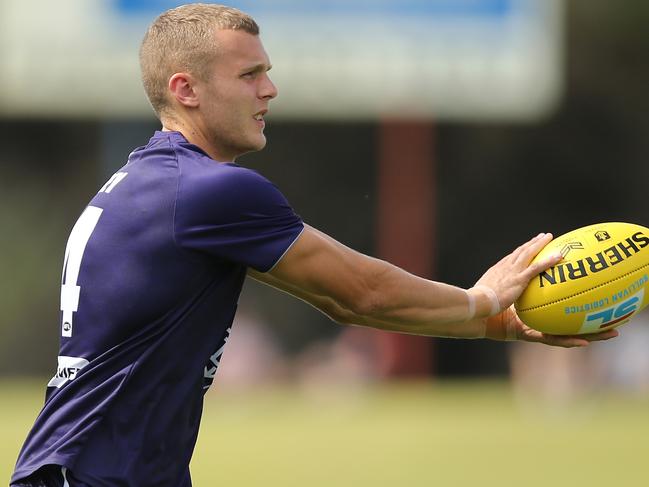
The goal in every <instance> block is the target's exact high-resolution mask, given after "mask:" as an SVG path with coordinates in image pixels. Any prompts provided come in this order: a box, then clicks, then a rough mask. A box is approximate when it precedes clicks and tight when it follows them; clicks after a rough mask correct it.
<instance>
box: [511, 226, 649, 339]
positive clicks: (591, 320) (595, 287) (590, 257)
mask: <svg viewBox="0 0 649 487" xmlns="http://www.w3.org/2000/svg"><path fill="white" fill-rule="evenodd" d="M557 250H558V251H559V252H561V255H562V256H563V260H561V261H560V262H559V263H558V264H557V265H556V266H554V267H551V268H550V269H548V270H547V271H544V272H542V273H541V274H539V275H538V276H536V277H535V278H534V279H533V280H532V281H531V282H530V284H529V285H528V287H527V288H526V289H525V291H524V292H523V294H522V295H521V296H520V298H519V299H518V300H517V301H516V303H515V307H516V311H517V313H518V316H519V317H520V318H521V320H522V321H523V322H524V323H525V324H526V325H527V326H529V327H530V328H534V329H535V330H538V331H542V332H544V333H551V334H554V335H583V334H587V333H597V332H600V331H604V330H608V329H610V328H615V327H617V326H620V325H623V324H625V323H628V322H629V320H631V318H632V317H633V316H634V315H635V314H636V313H638V312H639V311H640V310H641V309H643V308H644V307H645V306H647V304H649V292H647V286H648V285H649V280H648V277H647V276H648V274H649V229H647V228H645V227H642V226H640V225H635V224H632V223H620V222H614V223H599V224H596V225H590V226H587V227H583V228H579V229H577V230H573V231H572V232H569V233H566V234H565V235H561V236H560V237H557V238H555V239H554V240H553V241H552V242H550V243H549V244H548V245H547V246H546V247H545V248H544V249H543V250H542V251H541V252H540V253H539V254H538V255H537V256H536V258H535V259H534V260H539V259H543V258H544V257H545V256H548V255H550V254H551V253H553V252H556V251H557Z"/></svg>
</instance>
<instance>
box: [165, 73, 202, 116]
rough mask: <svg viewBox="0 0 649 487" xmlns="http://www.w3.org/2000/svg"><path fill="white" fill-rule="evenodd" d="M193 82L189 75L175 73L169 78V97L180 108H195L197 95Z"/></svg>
mask: <svg viewBox="0 0 649 487" xmlns="http://www.w3.org/2000/svg"><path fill="white" fill-rule="evenodd" d="M194 85H195V80H194V78H193V77H192V75H191V74H188V73H176V74H174V75H173V76H172V77H171V78H169V85H168V86H169V91H170V93H171V96H172V97H173V98H175V99H176V101H178V103H180V104H181V105H182V106H185V107H191V108H196V107H197V106H198V95H197V93H196V90H195V89H194Z"/></svg>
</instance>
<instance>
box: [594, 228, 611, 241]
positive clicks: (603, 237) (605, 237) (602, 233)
mask: <svg viewBox="0 0 649 487" xmlns="http://www.w3.org/2000/svg"><path fill="white" fill-rule="evenodd" d="M595 238H596V239H597V241H598V242H603V241H605V240H609V239H610V238H611V236H610V235H609V233H608V232H605V231H604V230H600V231H599V232H595Z"/></svg>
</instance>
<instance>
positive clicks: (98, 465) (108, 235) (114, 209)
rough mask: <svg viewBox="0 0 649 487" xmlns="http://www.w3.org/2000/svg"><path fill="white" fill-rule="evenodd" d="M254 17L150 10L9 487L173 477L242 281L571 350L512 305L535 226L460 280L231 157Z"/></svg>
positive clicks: (244, 146)
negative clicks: (145, 105) (390, 259)
mask: <svg viewBox="0 0 649 487" xmlns="http://www.w3.org/2000/svg"><path fill="white" fill-rule="evenodd" d="M258 33H259V31H258V27H257V24H256V23H255V22H254V20H253V19H251V18H250V17H248V16H247V15H245V14H243V13H241V12H239V11H238V10H235V9H231V8H227V7H223V6H217V5H204V4H193V5H186V6H183V7H178V8H176V9H172V10H170V11H167V12H165V13H164V14H162V15H161V16H160V17H159V18H158V19H156V21H155V22H154V23H153V24H152V26H151V27H150V29H149V31H148V32H147V34H146V36H145V38H144V41H143V43H142V47H141V53H140V61H141V67H142V78H143V82H144V86H145V90H146V92H147V95H148V97H149V99H150V101H151V104H152V106H153V108H154V110H155V112H156V114H157V115H158V116H159V118H160V120H161V122H162V131H159V132H156V133H155V135H154V136H153V137H152V138H151V140H150V142H149V144H148V145H147V146H145V147H141V148H139V149H136V150H135V151H134V152H133V153H131V155H130V156H129V160H128V162H127V164H126V165H125V166H124V167H123V168H122V169H121V170H120V171H118V172H117V173H116V174H115V175H113V177H112V178H111V179H110V180H109V181H108V182H107V183H106V184H105V185H104V186H103V187H102V188H101V189H100V190H99V192H98V193H97V195H96V196H95V197H94V198H93V199H92V200H91V202H90V204H89V205H88V207H87V208H86V209H85V211H84V212H83V213H82V215H81V216H80V217H79V220H78V221H77V223H76V224H75V226H74V228H73V229H72V232H71V234H70V238H69V240H68V244H67V247H66V252H65V260H64V271H63V278H62V288H61V311H62V313H61V316H62V319H61V345H60V351H59V358H58V368H57V373H56V374H55V376H54V377H53V378H52V380H51V381H50V382H49V384H48V389H47V397H46V402H45V405H44V407H43V410H42V411H41V413H40V415H39V416H38V418H37V419H36V422H35V424H34V427H33V428H32V430H31V432H30V434H29V436H28V438H27V440H26V442H25V445H24V446H23V449H22V451H21V453H20V455H19V458H18V462H17V465H16V469H15V472H14V475H13V477H12V485H13V486H36V485H38V486H42V485H46V486H62V485H69V486H73V487H74V486H92V487H100V486H118V485H124V486H138V487H143V486H189V485H191V480H190V474H189V460H190V457H191V454H192V450H193V447H194V444H195V441H196V436H197V434H198V427H199V421H200V416H201V410H202V400H203V394H204V392H205V390H206V389H207V388H208V387H209V386H210V384H211V382H212V379H213V377H214V374H215V372H216V368H217V366H218V364H219V360H220V357H221V353H222V352H223V347H224V345H225V342H226V340H227V338H228V335H229V331H230V326H231V324H232V320H233V317H234V314H235V310H236V303H237V299H238V296H239V293H240V290H241V286H242V283H243V280H244V278H245V277H246V275H247V274H248V275H250V276H252V277H253V278H255V279H258V280H260V281H262V282H265V283H267V284H269V285H271V286H274V287H276V288H278V289H281V290H283V291H286V292H288V293H291V294H293V295H295V296H296V297H298V298H301V299H303V300H305V301H307V302H308V303H310V304H312V305H313V306H315V307H317V308H318V309H320V310H322V311H323V312H324V313H326V314H327V315H329V316H330V317H331V318H332V319H334V320H336V321H338V322H340V323H347V324H355V325H363V326H371V327H376V328H381V329H385V330H394V331H400V332H405V333H415V334H421V335H434V336H449V337H466V338H478V337H487V338H492V339H500V340H504V339H520V340H527V341H537V342H543V343H547V344H551V345H559V346H566V347H571V346H583V345H586V344H588V342H589V341H592V340H601V339H607V338H611V337H613V336H615V335H616V332H614V331H610V332H606V333H603V334H599V335H593V336H588V337H553V336H547V335H543V334H540V333H538V332H535V331H533V330H531V329H529V328H527V327H526V326H525V325H523V323H521V322H520V320H518V318H517V316H516V314H515V312H514V311H513V308H512V307H511V305H512V303H513V302H514V300H515V299H516V298H517V296H519V295H520V293H521V292H522V290H523V289H524V288H525V287H526V285H527V283H528V282H529V280H530V279H531V278H532V277H533V276H535V275H536V274H538V273H539V272H540V271H542V270H544V269H546V268H548V267H550V266H552V265H554V264H556V263H557V262H558V261H559V260H560V258H561V256H559V255H555V256H552V257H550V258H548V259H546V260H545V261H544V262H541V263H537V264H533V265H530V262H531V260H532V258H533V257H534V256H535V255H536V254H537V253H538V252H539V250H540V249H541V248H543V247H544V246H545V245H546V244H547V243H548V242H549V241H550V240H551V238H552V237H551V235H549V234H540V235H539V236H537V237H535V238H534V239H532V240H530V241H529V242H527V243H525V244H524V245H522V246H520V247H519V248H518V249H516V250H515V251H514V252H513V253H512V254H511V255H509V256H507V257H505V258H504V259H503V260H502V261H500V262H499V263H498V264H496V265H495V266H494V267H492V268H491V269H489V270H488V271H487V273H486V274H484V275H483V276H482V278H481V279H480V280H479V281H478V284H477V285H476V286H475V287H473V288H471V289H469V290H464V289H460V288H457V287H454V286H450V285H446V284H442V283H438V282H432V281H428V280H426V279H421V278H418V277H416V276H413V275H411V274H408V273H407V272H405V271H403V270H401V269H399V268H396V267H394V266H392V265H390V264H388V263H386V262H383V261H380V260H377V259H373V258H370V257H367V256H364V255H362V254H359V253H357V252H355V251H353V250H351V249H349V248H347V247H345V246H343V245H341V244H340V243H338V242H336V241H335V240H334V239H332V238H331V237H329V236H327V235H325V234H323V233H321V232H319V231H317V230H316V229H314V228H312V227H310V226H308V225H305V224H304V223H303V222H302V221H301V220H300V218H299V217H298V216H297V215H296V214H295V213H294V212H293V210H292V209H291V207H290V206H289V204H288V202H287V201H286V199H285V198H284V197H283V196H282V194H281V193H280V192H279V191H278V190H277V188H275V186H273V185H272V184H271V183H270V182H269V181H268V180H266V179H265V178H263V177H262V176H260V175H259V174H257V173H256V172H253V171H251V170H248V169H245V168H242V167H240V166H238V165H237V164H235V163H234V161H235V159H236V158H237V157H238V156H240V155H241V154H244V153H246V152H250V151H256V150H260V149H262V148H263V147H264V146H265V144H266V139H265V137H264V116H265V114H266V113H267V111H268V107H269V103H270V101H271V100H272V99H273V98H275V97H276V96H277V90H276V88H275V86H274V85H273V83H272V82H271V80H270V78H269V77H268V71H269V70H270V68H271V65H270V61H269V59H268V56H267V54H266V52H265V51H264V48H263V46H262V44H261V41H260V39H259V36H258Z"/></svg>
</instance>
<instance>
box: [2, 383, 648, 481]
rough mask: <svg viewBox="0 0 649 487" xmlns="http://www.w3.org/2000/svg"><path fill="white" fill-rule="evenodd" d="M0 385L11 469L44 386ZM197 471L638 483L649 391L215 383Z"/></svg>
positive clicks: (215, 475) (5, 454) (253, 477)
mask: <svg viewBox="0 0 649 487" xmlns="http://www.w3.org/2000/svg"><path fill="white" fill-rule="evenodd" d="M0 386H1V387H2V391H3V398H4V400H3V401H2V404H1V405H0V408H1V409H0V410H1V412H2V414H1V415H0V431H2V436H3V439H4V441H3V442H1V443H0V462H1V464H0V476H1V477H2V478H3V479H8V477H9V475H10V473H11V469H12V466H13V463H14V461H15V457H16V454H17V451H18V449H19V447H20V444H21V443H22V440H23V437H24V435H25V433H26V431H27V429H28V427H29V425H30V424H31V422H32V420H33V418H34V416H35V414H36V413H37V410H38V406H39V404H40V402H41V397H42V391H41V383H40V382H25V381H21V382H16V381H6V380H5V381H2V382H0ZM192 471H193V477H194V485H196V486H198V487H212V486H219V485H230V486H264V487H273V486H308V487H318V486H327V487H334V486H371V487H375V486H377V487H378V486H394V485H399V486H409V487H410V486H411V487H415V486H432V485H435V486H474V485H478V486H481V487H485V486H526V487H534V486H543V487H548V486H552V487H562V486H571V487H573V486H589V487H594V486H607V487H610V486H613V485H614V486H616V487H626V486H639V487H642V486H647V485H649V397H622V396H615V395H602V396H601V397H598V398H592V397H591V398H590V399H588V400H585V399H582V400H580V401H576V402H571V403H568V404H566V403H563V404H562V405H561V406H559V404H554V405H550V404H539V403H538V402H534V401H531V400H530V401H524V402H521V401H520V400H515V399H514V397H513V396H512V394H511V391H510V390H509V389H508V388H507V386H506V385H505V384H503V383H493V382H487V383H484V382H482V383H464V384H459V383H450V384H447V383H443V384H402V385H392V386H381V387H371V388H361V389H360V390H359V389H356V390H352V389H350V388H347V389H342V390H341V389H331V388H327V387H325V386H323V387H321V388H315V387H314V388H309V390H308V391H304V390H297V389H295V388H288V387H287V388H278V389H271V390H268V391H255V392H246V393H243V392H239V393H234V392H232V391H219V390H218V387H217V386H216V385H215V387H213V390H211V391H210V393H209V394H208V397H207V401H206V406H205V414H204V419H203V426H202V429H201V434H200V437H199V441H198V444H197V447H196V452H195V455H194V460H193V462H192ZM5 485H6V484H5ZM170 487H172V486H170Z"/></svg>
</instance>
